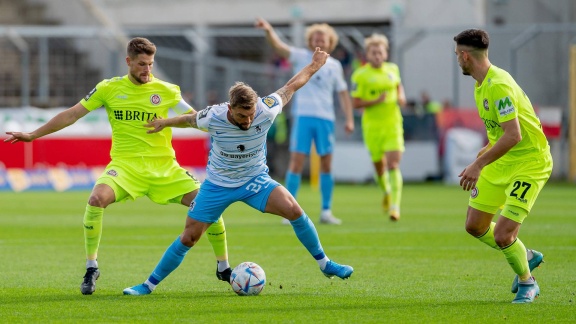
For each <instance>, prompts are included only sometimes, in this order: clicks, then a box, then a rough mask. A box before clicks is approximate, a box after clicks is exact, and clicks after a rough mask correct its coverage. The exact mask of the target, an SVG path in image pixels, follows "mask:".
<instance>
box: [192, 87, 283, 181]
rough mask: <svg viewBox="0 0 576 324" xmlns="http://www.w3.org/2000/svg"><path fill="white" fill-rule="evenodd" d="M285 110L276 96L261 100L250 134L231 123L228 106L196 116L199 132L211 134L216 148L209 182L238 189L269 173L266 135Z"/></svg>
mask: <svg viewBox="0 0 576 324" xmlns="http://www.w3.org/2000/svg"><path fill="white" fill-rule="evenodd" d="M282 106H283V103H282V100H281V99H280V96H278V95H277V94H276V93H273V94H271V95H269V96H267V97H263V98H258V102H257V104H256V114H255V116H254V121H253V122H252V125H251V126H250V129H248V130H241V129H240V128H238V126H236V125H233V124H232V123H230V121H229V120H228V117H227V114H228V103H227V102H226V103H222V104H218V105H214V106H210V107H207V108H206V109H204V110H201V111H199V112H198V114H197V116H196V122H197V123H198V129H200V130H203V131H206V132H208V133H210V141H211V144H212V148H211V149H210V153H209V156H208V166H207V167H206V179H207V180H209V181H210V182H212V183H213V184H216V185H218V186H222V187H227V188H237V187H240V186H242V185H243V184H245V183H246V182H247V181H248V180H250V179H252V178H253V177H255V176H257V175H258V174H261V173H262V172H268V166H267V165H266V134H267V133H268V130H269V129H270V127H271V126H272V124H273V123H274V119H275V118H276V116H278V114H280V113H281V112H282Z"/></svg>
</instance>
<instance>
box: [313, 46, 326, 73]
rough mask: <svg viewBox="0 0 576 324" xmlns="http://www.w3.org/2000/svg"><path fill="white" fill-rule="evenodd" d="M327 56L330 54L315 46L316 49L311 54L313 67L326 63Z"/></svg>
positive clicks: (319, 66)
mask: <svg viewBox="0 0 576 324" xmlns="http://www.w3.org/2000/svg"><path fill="white" fill-rule="evenodd" d="M329 56H330V54H328V53H326V52H324V51H323V50H321V49H320V47H316V50H315V51H314V54H313V55H312V65H314V66H315V67H317V68H318V69H320V68H321V67H322V65H324V63H326V60H327V59H328V57H329Z"/></svg>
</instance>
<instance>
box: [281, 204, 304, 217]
mask: <svg viewBox="0 0 576 324" xmlns="http://www.w3.org/2000/svg"><path fill="white" fill-rule="evenodd" d="M303 213H304V211H303V210H302V207H300V205H298V203H297V202H296V200H294V199H291V200H290V203H289V206H288V208H287V215H285V216H286V218H287V219H289V220H295V219H298V217H300V216H302V214H303Z"/></svg>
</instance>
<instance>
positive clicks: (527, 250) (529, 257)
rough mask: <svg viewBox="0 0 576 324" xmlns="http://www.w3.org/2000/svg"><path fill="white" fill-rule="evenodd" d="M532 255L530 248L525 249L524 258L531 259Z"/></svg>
mask: <svg viewBox="0 0 576 324" xmlns="http://www.w3.org/2000/svg"><path fill="white" fill-rule="evenodd" d="M533 257H534V252H532V250H530V249H526V259H527V260H528V261H530V260H532V258H533Z"/></svg>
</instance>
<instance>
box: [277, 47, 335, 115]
mask: <svg viewBox="0 0 576 324" xmlns="http://www.w3.org/2000/svg"><path fill="white" fill-rule="evenodd" d="M328 56H330V54H328V53H326V52H324V51H322V50H320V47H316V50H315V51H314V55H312V62H310V63H309V64H308V65H306V66H305V67H304V68H303V69H302V70H300V72H298V73H296V75H294V76H293V77H292V78H291V79H290V80H288V82H287V83H286V84H285V85H284V86H283V87H282V88H280V89H278V90H276V93H277V94H278V95H279V96H280V98H282V105H286V104H287V103H288V101H290V99H292V96H293V95H294V92H296V91H297V90H298V89H300V88H302V86H304V85H305V84H306V83H307V82H308V81H309V80H310V78H311V77H312V76H313V75H314V73H316V72H318V70H320V68H321V67H322V66H323V65H324V63H326V60H327V59H328Z"/></svg>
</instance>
